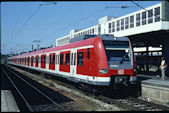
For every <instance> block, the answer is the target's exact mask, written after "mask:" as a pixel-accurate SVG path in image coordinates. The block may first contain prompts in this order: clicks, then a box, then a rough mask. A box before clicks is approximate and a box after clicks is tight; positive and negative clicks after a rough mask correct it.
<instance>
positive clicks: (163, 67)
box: [159, 57, 168, 80]
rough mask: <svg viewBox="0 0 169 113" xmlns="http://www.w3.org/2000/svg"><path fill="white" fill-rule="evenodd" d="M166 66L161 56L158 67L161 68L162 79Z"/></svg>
mask: <svg viewBox="0 0 169 113" xmlns="http://www.w3.org/2000/svg"><path fill="white" fill-rule="evenodd" d="M167 67H168V65H167V64H166V63H165V58H164V57H161V65H160V67H159V69H160V70H161V77H162V80H164V79H165V77H166V75H165V71H166V69H167Z"/></svg>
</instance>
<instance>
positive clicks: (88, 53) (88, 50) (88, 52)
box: [87, 48, 90, 59]
mask: <svg viewBox="0 0 169 113" xmlns="http://www.w3.org/2000/svg"><path fill="white" fill-rule="evenodd" d="M89 58H90V49H89V48H88V49H87V59H89Z"/></svg>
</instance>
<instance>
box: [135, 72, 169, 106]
mask: <svg viewBox="0 0 169 113" xmlns="http://www.w3.org/2000/svg"><path fill="white" fill-rule="evenodd" d="M137 76H138V80H139V81H140V82H141V96H142V97H143V98H147V99H149V100H155V101H159V102H162V103H165V104H168V103H169V77H167V78H166V79H165V80H161V77H158V76H156V75H143V74H138V75H137Z"/></svg>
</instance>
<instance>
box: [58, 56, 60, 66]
mask: <svg viewBox="0 0 169 113" xmlns="http://www.w3.org/2000/svg"><path fill="white" fill-rule="evenodd" d="M59 58H60V57H59V55H58V64H59Z"/></svg>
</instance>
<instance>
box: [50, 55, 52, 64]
mask: <svg viewBox="0 0 169 113" xmlns="http://www.w3.org/2000/svg"><path fill="white" fill-rule="evenodd" d="M51 61H52V60H51V55H50V64H51Z"/></svg>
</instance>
